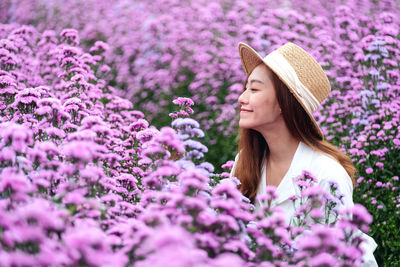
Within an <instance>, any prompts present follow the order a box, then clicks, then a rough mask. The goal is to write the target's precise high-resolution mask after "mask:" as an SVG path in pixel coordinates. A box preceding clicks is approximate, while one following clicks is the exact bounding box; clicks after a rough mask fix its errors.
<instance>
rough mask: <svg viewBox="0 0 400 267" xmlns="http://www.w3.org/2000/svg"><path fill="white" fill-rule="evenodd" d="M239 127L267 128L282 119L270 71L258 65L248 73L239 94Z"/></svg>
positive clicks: (264, 66)
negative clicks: (242, 89) (244, 86)
mask: <svg viewBox="0 0 400 267" xmlns="http://www.w3.org/2000/svg"><path fill="white" fill-rule="evenodd" d="M239 104H240V119H239V127H241V128H248V129H253V130H256V131H259V132H261V131H263V130H268V129H270V128H271V127H274V125H276V123H277V122H278V121H280V119H282V113H281V109H280V107H279V104H278V100H277V99H276V93H275V89H274V84H273V75H272V71H271V70H270V69H269V68H268V67H267V66H266V65H265V64H260V65H258V66H257V67H256V68H255V69H254V70H253V72H252V73H251V74H250V76H249V78H248V81H247V85H246V88H245V90H244V92H243V93H242V94H241V95H240V96H239Z"/></svg>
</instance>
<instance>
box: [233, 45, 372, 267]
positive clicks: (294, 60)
mask: <svg viewBox="0 0 400 267" xmlns="http://www.w3.org/2000/svg"><path fill="white" fill-rule="evenodd" d="M239 54H240V58H241V61H242V64H243V67H244V70H245V72H246V74H247V79H246V81H245V86H244V90H243V93H242V94H241V95H240V97H239V103H240V119H239V127H240V141H239V153H238V155H237V156H236V158H235V164H234V166H233V168H232V172H231V176H235V177H237V178H239V179H240V181H241V185H240V190H241V191H242V193H243V194H244V195H245V196H247V197H248V198H249V199H250V200H251V201H252V202H253V203H254V204H255V206H256V208H259V207H260V206H261V205H263V203H262V202H260V201H258V200H257V196H260V195H265V194H266V187H267V186H268V185H272V186H276V187H277V188H276V193H277V195H278V198H277V199H275V200H273V201H272V203H271V205H272V206H279V207H281V208H282V209H283V210H284V211H285V214H286V221H287V223H290V221H291V219H292V217H293V215H294V212H295V211H294V207H293V204H292V202H291V200H290V199H289V197H290V196H292V195H296V190H295V184H294V178H295V177H297V176H299V175H301V174H302V172H303V170H307V171H309V172H311V173H312V174H313V175H314V176H315V177H316V178H317V179H318V184H319V186H321V187H322V188H324V189H329V183H328V182H329V181H333V182H336V183H337V184H338V190H339V191H340V193H341V194H343V195H344V197H343V201H344V205H343V207H342V208H345V207H352V206H353V205H354V204H353V199H352V193H353V185H354V184H355V181H354V173H355V168H354V166H353V163H352V161H351V160H350V159H349V158H348V157H347V156H346V155H345V154H344V153H342V152H341V151H340V150H338V149H337V148H336V147H334V146H333V145H331V144H330V143H328V142H327V141H325V140H324V137H323V134H322V132H321V130H320V128H319V126H318V124H317V122H316V121H315V119H314V117H313V115H312V114H313V113H314V111H315V110H316V109H317V108H318V107H319V105H320V104H321V102H322V101H323V100H324V99H325V98H326V97H327V96H328V95H329V93H330V91H331V87H330V84H329V80H328V78H327V76H326V74H325V73H324V71H323V69H322V68H321V66H320V65H319V64H318V63H317V61H315V59H314V58H313V57H312V56H311V55H310V54H308V53H307V52H306V51H305V50H303V49H302V48H300V47H299V46H297V45H295V44H293V43H287V44H285V45H283V46H281V47H279V48H278V49H277V50H275V51H273V52H271V53H270V54H268V55H267V56H266V57H265V58H262V57H261V56H260V55H259V54H258V53H257V52H256V51H255V50H254V49H253V48H251V47H250V46H248V45H247V44H244V43H240V44H239ZM328 192H329V190H328ZM363 237H364V238H365V239H367V242H364V243H363V248H364V250H365V253H364V257H363V260H364V264H363V266H377V264H376V261H375V258H374V256H373V251H374V250H375V248H376V243H375V241H374V240H373V239H372V238H371V237H369V236H367V235H366V234H363Z"/></svg>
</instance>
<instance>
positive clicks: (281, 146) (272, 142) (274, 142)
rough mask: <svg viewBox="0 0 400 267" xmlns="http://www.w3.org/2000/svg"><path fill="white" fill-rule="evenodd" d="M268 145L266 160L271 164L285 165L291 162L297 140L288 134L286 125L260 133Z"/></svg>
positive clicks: (297, 143)
mask: <svg viewBox="0 0 400 267" xmlns="http://www.w3.org/2000/svg"><path fill="white" fill-rule="evenodd" d="M261 134H262V135H263V136H264V139H265V141H266V142H267V144H268V148H269V156H268V160H269V161H270V162H273V163H277V164H280V163H285V162H288V161H290V162H291V160H292V158H293V156H294V154H295V152H296V150H297V147H298V145H299V140H298V139H297V138H295V137H294V136H293V135H292V134H290V132H289V129H287V127H286V125H283V126H282V127H279V126H278V127H274V129H273V130H268V131H264V132H261Z"/></svg>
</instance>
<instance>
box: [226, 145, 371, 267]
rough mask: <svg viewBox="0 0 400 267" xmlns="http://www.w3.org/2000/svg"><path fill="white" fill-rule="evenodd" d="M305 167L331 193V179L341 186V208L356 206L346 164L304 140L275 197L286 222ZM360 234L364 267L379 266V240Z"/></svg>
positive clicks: (262, 191)
mask: <svg viewBox="0 0 400 267" xmlns="http://www.w3.org/2000/svg"><path fill="white" fill-rule="evenodd" d="M238 156H239V154H237V155H236V158H235V164H234V165H233V167H232V171H231V176H233V173H234V170H235V167H236V163H237V160H238ZM265 166H266V164H265V161H264V163H263V168H262V172H261V181H260V184H259V186H258V189H257V196H262V195H265V194H266V188H267V182H266V168H265ZM303 170H307V171H309V172H311V173H312V174H313V175H314V177H316V178H317V180H318V185H319V186H320V187H321V188H323V189H325V190H326V191H327V192H329V183H328V182H329V181H333V182H336V183H337V185H338V190H339V192H340V193H341V194H343V195H344V198H343V203H344V204H343V207H341V208H352V207H353V206H354V203H353V184H352V181H351V178H350V177H349V175H348V174H347V172H346V170H345V169H344V168H343V166H342V165H341V164H340V163H339V162H337V161H336V160H335V159H333V158H331V157H329V156H328V155H325V154H323V153H320V152H318V151H316V150H314V149H312V148H311V147H309V146H307V145H306V144H304V143H303V142H300V143H299V145H298V147H297V150H296V152H295V154H294V156H293V160H292V162H291V164H290V167H289V170H288V171H287V173H286V174H285V176H284V177H283V179H282V181H281V182H280V184H279V186H278V187H277V188H276V194H277V196H278V197H277V198H276V199H274V200H272V202H271V206H272V207H275V206H277V207H280V208H282V210H283V211H284V212H285V215H286V223H287V224H289V223H290V220H291V218H292V217H293V215H294V213H295V208H294V207H293V203H292V201H291V200H290V199H289V197H290V196H293V195H299V192H298V191H296V188H297V186H296V184H295V181H294V178H296V177H297V176H299V175H301V174H302V172H303ZM262 205H263V204H262V202H260V201H258V200H256V203H255V206H256V209H259V208H260V207H261V206H262ZM359 234H361V235H362V237H363V238H364V239H365V240H366V242H363V243H362V248H363V249H364V251H365V253H364V255H363V260H364V263H363V265H362V266H363V267H373V266H378V264H377V263H376V260H375V257H374V255H373V252H374V250H375V249H376V247H377V244H376V242H375V240H374V239H373V238H372V237H370V236H368V235H366V234H365V233H363V232H361V231H359Z"/></svg>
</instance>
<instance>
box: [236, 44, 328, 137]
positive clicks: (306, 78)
mask: <svg viewBox="0 0 400 267" xmlns="http://www.w3.org/2000/svg"><path fill="white" fill-rule="evenodd" d="M276 51H277V52H279V53H280V54H281V55H283V56H284V57H285V59H286V60H287V61H288V62H289V63H290V65H291V66H292V68H293V69H294V70H295V72H296V74H297V76H298V78H299V80H300V81H301V82H302V83H303V84H304V85H305V86H306V87H307V88H308V90H310V92H311V93H312V94H313V95H314V97H315V98H316V99H317V100H318V101H319V103H321V102H322V101H323V100H324V99H325V98H326V97H327V96H328V95H329V93H330V91H331V86H330V83H329V80H328V77H327V76H326V74H325V72H324V71H323V69H322V68H321V66H320V65H319V64H318V62H317V61H316V60H315V59H314V58H313V57H312V56H311V55H310V54H308V53H307V52H306V51H305V50H304V49H302V48H301V47H299V46H297V45H295V44H293V43H286V44H285V45H283V46H281V47H279V48H278V49H277V50H276ZM239 55H240V59H241V61H242V64H243V67H244V70H245V72H246V74H247V76H248V75H250V73H251V72H252V71H253V69H254V68H255V67H257V66H258V65H259V64H261V63H264V64H265V65H267V66H268V67H269V68H270V69H271V70H272V71H273V72H274V73H275V74H276V75H277V76H278V77H279V78H280V79H281V80H282V82H284V83H285V84H286V86H287V87H288V88H289V90H290V92H291V93H292V94H293V95H294V96H295V98H296V99H297V101H299V103H300V104H301V106H302V107H303V109H304V110H305V111H306V112H307V114H308V116H309V117H310V119H311V121H312V123H313V125H310V126H311V127H314V129H315V130H316V131H317V133H318V134H319V136H320V137H321V138H322V139H323V134H322V132H321V129H320V128H319V126H318V123H317V122H316V121H315V119H314V116H313V115H312V114H311V113H310V112H308V111H307V109H306V108H305V104H304V103H303V100H302V99H301V97H300V96H299V95H298V93H297V92H296V90H295V89H294V88H291V86H290V85H289V83H288V82H287V81H285V79H283V78H282V76H281V75H280V73H279V71H277V70H275V69H274V68H273V67H271V66H270V65H268V63H266V62H265V61H264V60H263V58H262V57H261V56H260V55H259V54H258V53H257V52H256V51H255V50H254V49H253V48H251V47H250V46H249V45H247V44H245V43H239Z"/></svg>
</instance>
